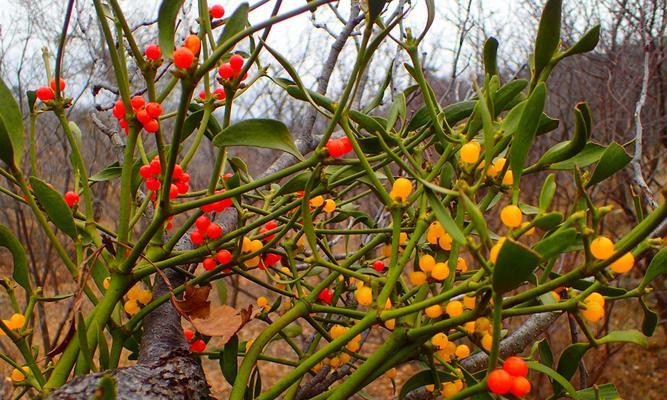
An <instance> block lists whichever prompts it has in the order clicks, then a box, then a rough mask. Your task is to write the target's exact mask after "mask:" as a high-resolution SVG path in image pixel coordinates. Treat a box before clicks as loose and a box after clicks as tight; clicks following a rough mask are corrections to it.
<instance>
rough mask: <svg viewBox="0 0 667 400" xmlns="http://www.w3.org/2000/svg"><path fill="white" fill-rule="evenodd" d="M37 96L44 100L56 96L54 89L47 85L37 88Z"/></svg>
mask: <svg viewBox="0 0 667 400" xmlns="http://www.w3.org/2000/svg"><path fill="white" fill-rule="evenodd" d="M35 96H37V98H38V99H40V100H41V101H44V102H46V101H49V100H53V99H54V98H55V97H56V95H55V93H53V90H51V88H49V87H46V86H41V87H39V88H37V90H35Z"/></svg>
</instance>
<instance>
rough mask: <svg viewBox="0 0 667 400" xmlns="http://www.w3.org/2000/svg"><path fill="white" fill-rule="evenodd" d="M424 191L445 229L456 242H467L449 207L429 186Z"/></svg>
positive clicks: (463, 243)
mask: <svg viewBox="0 0 667 400" xmlns="http://www.w3.org/2000/svg"><path fill="white" fill-rule="evenodd" d="M424 192H425V193H426V198H427V199H428V202H429V204H430V206H431V209H432V210H433V213H434V214H435V217H436V218H437V219H438V221H440V224H441V225H442V227H443V228H444V229H445V231H446V232H447V233H448V234H449V235H450V236H451V237H452V240H454V241H455V242H456V243H458V244H460V245H465V244H466V237H465V235H464V234H463V232H462V231H461V229H460V228H459V227H458V225H456V222H454V219H453V218H452V215H451V214H450V212H449V210H448V209H447V207H445V206H444V205H443V204H442V203H441V202H440V199H438V196H436V194H435V193H434V192H433V191H432V190H431V189H429V188H427V187H424Z"/></svg>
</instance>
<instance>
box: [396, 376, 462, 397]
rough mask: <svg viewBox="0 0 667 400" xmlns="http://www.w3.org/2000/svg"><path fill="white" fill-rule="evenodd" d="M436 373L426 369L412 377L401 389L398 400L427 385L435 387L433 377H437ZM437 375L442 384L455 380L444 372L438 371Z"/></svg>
mask: <svg viewBox="0 0 667 400" xmlns="http://www.w3.org/2000/svg"><path fill="white" fill-rule="evenodd" d="M435 373H436V372H433V371H432V370H430V369H425V370H422V371H419V372H417V373H416V374H414V375H412V376H411V377H410V378H409V379H408V380H407V381H405V383H404V384H403V387H401V391H400V392H399V393H398V399H399V400H401V399H404V398H405V396H407V395H408V393H410V392H412V391H413V390H417V389H419V388H421V387H424V386H426V385H433V384H434V383H435V382H434V380H433V375H435ZM437 374H438V377H439V379H440V382H441V383H442V382H449V381H453V380H454V379H455V377H454V376H453V375H451V374H448V373H447V372H444V371H437Z"/></svg>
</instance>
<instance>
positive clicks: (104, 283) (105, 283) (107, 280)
mask: <svg viewBox="0 0 667 400" xmlns="http://www.w3.org/2000/svg"><path fill="white" fill-rule="evenodd" d="M110 284H111V277H110V276H107V277H106V278H104V280H103V281H102V287H103V288H105V289H109V285H110Z"/></svg>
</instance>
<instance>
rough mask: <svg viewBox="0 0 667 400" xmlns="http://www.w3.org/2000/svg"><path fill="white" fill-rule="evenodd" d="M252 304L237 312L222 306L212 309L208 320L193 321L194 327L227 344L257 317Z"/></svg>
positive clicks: (197, 319)
mask: <svg viewBox="0 0 667 400" xmlns="http://www.w3.org/2000/svg"><path fill="white" fill-rule="evenodd" d="M256 313H257V312H256V310H254V309H253V306H252V304H251V305H249V306H248V308H245V309H243V308H242V309H240V310H236V309H235V308H232V307H230V306H226V305H221V306H215V307H213V308H212V309H211V313H210V315H209V317H208V318H196V319H194V318H193V319H192V320H191V322H192V325H193V326H194V327H195V329H196V330H197V332H199V333H201V334H202V335H206V336H216V337H220V338H221V340H222V343H223V344H225V343H227V342H228V341H229V340H230V339H231V338H232V337H233V336H234V335H236V333H237V332H238V331H240V330H241V328H243V326H244V325H245V324H247V323H248V321H250V320H251V319H252V318H253V317H254V316H255V315H256Z"/></svg>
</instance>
